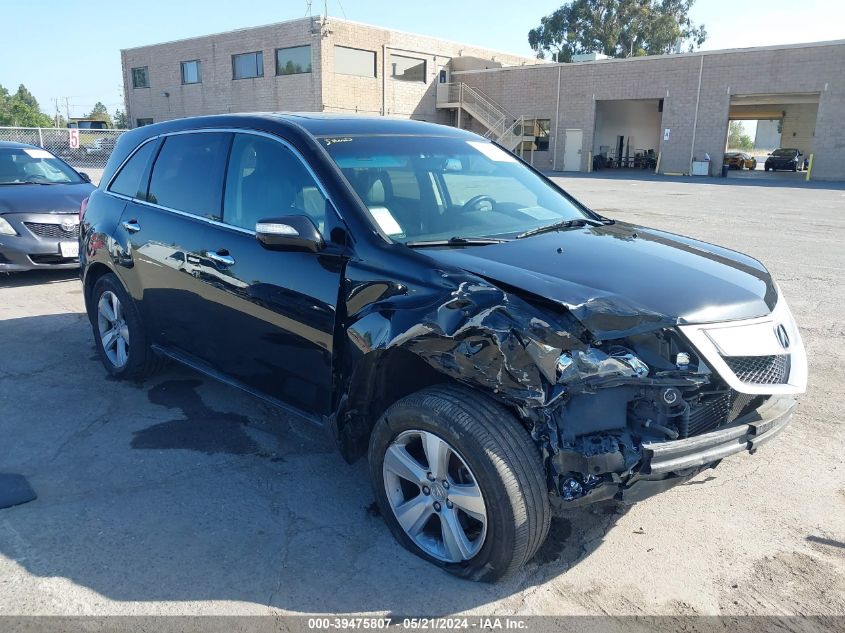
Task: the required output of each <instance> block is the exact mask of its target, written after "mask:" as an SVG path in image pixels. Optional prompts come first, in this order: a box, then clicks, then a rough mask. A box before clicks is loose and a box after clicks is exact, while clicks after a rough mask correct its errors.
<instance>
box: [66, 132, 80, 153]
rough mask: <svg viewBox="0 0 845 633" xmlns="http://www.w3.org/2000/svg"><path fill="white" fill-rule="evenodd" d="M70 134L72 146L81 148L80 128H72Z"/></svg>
mask: <svg viewBox="0 0 845 633" xmlns="http://www.w3.org/2000/svg"><path fill="white" fill-rule="evenodd" d="M68 134H69V135H70V139H69V140H70V148H71V149H79V130H77V129H74V128H70V129H69V130H68Z"/></svg>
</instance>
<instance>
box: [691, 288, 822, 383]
mask: <svg viewBox="0 0 845 633" xmlns="http://www.w3.org/2000/svg"><path fill="white" fill-rule="evenodd" d="M778 295H779V300H778V303H777V305H776V306H775V309H774V310H772V312H771V314H769V315H767V316H764V317H758V318H754V319H742V320H739V321H728V322H725V323H702V324H696V325H680V326H678V330H679V331H680V332H681V334H683V335H684V337H685V338H686V339H687V340H688V341H689V342H690V344H691V345H692V346H693V347H694V348H695V349H696V350H697V351H698V353H699V354H700V356H701V358H702V359H703V360H704V363H705V364H706V365H707V367H709V368H710V369H711V370H712V371H713V372H715V373H717V374H718V375H719V376H720V377H721V378H722V380H724V381H725V383H727V385H728V386H729V387H730V388H731V389H733V390H734V391H737V392H739V393H744V394H753V395H760V394H766V395H787V394H791V395H794V394H799V393H804V391H806V389H807V353H806V352H805V351H804V343H803V342H802V340H801V333H800V332H799V331H798V326H797V325H796V323H795V319H793V318H792V313H791V312H790V311H789V306H787V304H786V300H785V299H784V298H783V295H782V294H780V292H778ZM779 326H783V328H784V329H785V331H786V333H787V335H788V346H787V347H786V349H784V347H783V344H782V343H781V342H780V341H779V339H778V336H777V333H776V330H777V328H778V327H779ZM772 356H784V357H786V358H785V359H784V361H785V362H784V365H785V367H784V368H782V370H783V372H784V374H785V375H783V376H782V377H781V376H778V375H777V372H775V376H774V378H775V379H776V380H773V376H772V375H770V374H771V373H772V371H771V370H763V371H760V366H763V365H765V364H766V363H767V362H768V361H767V360H766V357H772ZM755 357H757V358H761V359H762V360H760V361H753V364H754V366H753V367H752V368H751V371H749V369H748V367H746V364H747V363H748V362H749V361H748V360H747V359H748V358H755ZM738 359H743V360H738ZM773 369H774V370H778V367H777V365H776V366H775V367H774V368H773ZM737 372H739V373H737ZM749 380H755V381H756V382H748V381H749Z"/></svg>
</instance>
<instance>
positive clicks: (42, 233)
mask: <svg viewBox="0 0 845 633" xmlns="http://www.w3.org/2000/svg"><path fill="white" fill-rule="evenodd" d="M23 225H24V226H25V227H26V228H27V230H29V232H30V233H32V234H33V235H37V236H38V237H51V238H54V239H57V240H75V239H78V238H79V224H75V225H74V227H73V229H71V230H70V231H65V230H64V229H63V228H62V225H61V224H45V223H43V222H24V223H23Z"/></svg>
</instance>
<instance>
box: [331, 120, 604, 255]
mask: <svg viewBox="0 0 845 633" xmlns="http://www.w3.org/2000/svg"><path fill="white" fill-rule="evenodd" d="M322 142H323V145H324V146H325V148H326V150H327V151H328V153H329V155H330V156H331V157H332V159H333V160H334V161H335V163H336V164H337V166H338V167H339V168H340V170H341V171H342V172H343V175H344V176H345V177H346V179H347V181H348V182H349V184H350V185H351V186H352V188H353V189H354V190H355V192H356V193H357V194H358V197H359V198H361V201H362V202H363V203H364V204H365V205H366V206H367V208H368V209H369V211H370V215H371V216H372V220H373V222H374V223H375V224H377V225H378V226H379V228H381V230H382V232H384V233H385V234H387V235H388V236H389V237H390V238H391V239H393V240H395V241H397V242H401V243H406V242H418V241H431V240H448V239H449V238H451V237H456V236H460V237H495V238H508V237H513V236H515V235H518V234H519V233H523V232H525V231H529V230H531V229H535V228H539V227H541V226H546V225H549V224H553V223H555V222H561V221H564V220H576V219H585V218H589V217H590V216H588V215H587V214H586V213H585V212H584V211H582V210H581V208H580V207H579V206H578V205H577V204H576V203H574V202H573V201H572V200H570V199H569V198H568V197H567V196H566V195H564V194H563V193H562V192H561V191H560V190H558V189H557V188H555V187H554V186H553V185H551V184H550V183H549V182H548V181H546V180H545V179H543V178H542V177H541V176H539V175H538V174H536V173H535V172H533V171H532V170H530V169H529V168H528V167H526V166H525V165H523V164H522V163H520V162H519V161H518V160H517V159H516V158H515V157H514V156H513V154H511V153H510V152H507V151H505V150H503V149H501V148H500V147H498V146H497V145H494V144H492V143H489V142H487V141H481V140H478V141H475V140H465V139H458V138H449V137H424V136H420V137H389V136H359V137H343V138H323V139H322Z"/></svg>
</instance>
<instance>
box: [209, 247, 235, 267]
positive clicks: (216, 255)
mask: <svg viewBox="0 0 845 633" xmlns="http://www.w3.org/2000/svg"><path fill="white" fill-rule="evenodd" d="M204 255H205V256H206V257H208V259H210V260H211V261H213V262H215V263H217V264H220V265H221V266H234V264H235V258H234V257H232V256H231V255H229V251H227V250H225V249H222V248H221V249H220V250H219V251H217V252H214V251H206V252H205V253H204Z"/></svg>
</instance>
